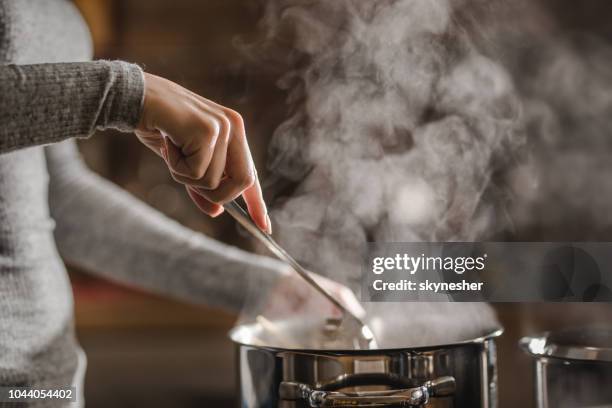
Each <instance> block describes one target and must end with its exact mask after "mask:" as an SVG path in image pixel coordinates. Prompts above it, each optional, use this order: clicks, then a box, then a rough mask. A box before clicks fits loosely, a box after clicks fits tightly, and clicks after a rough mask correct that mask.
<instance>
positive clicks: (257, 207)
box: [242, 173, 272, 234]
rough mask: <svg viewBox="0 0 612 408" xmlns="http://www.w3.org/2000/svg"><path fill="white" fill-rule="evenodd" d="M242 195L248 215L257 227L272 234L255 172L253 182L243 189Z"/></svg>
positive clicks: (270, 223)
mask: <svg viewBox="0 0 612 408" xmlns="http://www.w3.org/2000/svg"><path fill="white" fill-rule="evenodd" d="M242 197H243V198H244V202H245V203H246V205H247V209H248V211H249V215H250V216H251V218H252V219H253V221H255V224H257V226H258V227H259V228H261V229H262V230H264V231H266V232H267V233H268V234H272V222H271V221H270V217H269V216H268V210H267V208H266V203H265V201H264V199H263V194H262V192H261V185H260V184H259V179H258V178H257V173H255V182H254V183H253V185H252V186H251V187H249V188H247V189H246V190H245V191H244V193H243V194H242Z"/></svg>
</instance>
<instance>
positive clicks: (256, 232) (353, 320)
mask: <svg viewBox="0 0 612 408" xmlns="http://www.w3.org/2000/svg"><path fill="white" fill-rule="evenodd" d="M223 207H224V208H225V211H227V213H228V214H229V215H231V216H232V217H233V218H234V219H235V220H236V221H238V223H239V224H240V225H242V226H243V227H244V228H245V229H246V230H247V231H248V232H249V233H250V234H251V235H253V236H254V237H255V238H257V239H258V240H259V241H260V242H261V243H262V244H264V245H265V247H266V248H267V249H268V250H269V251H270V252H272V253H273V254H274V256H276V257H277V258H278V259H280V260H281V261H283V262H285V263H287V264H289V265H290V266H291V267H292V268H293V270H295V272H297V274H298V275H299V276H300V277H301V278H302V279H304V280H305V281H306V283H308V284H309V285H310V286H311V287H312V288H314V289H315V290H316V291H318V292H319V293H321V294H322V295H323V296H325V298H326V299H327V300H329V301H330V302H331V303H332V304H333V305H334V306H336V307H337V308H338V309H339V310H340V311H341V312H342V318H341V319H330V320H328V328H329V326H332V327H333V330H334V331H336V332H337V333H342V332H347V333H351V334H353V333H354V336H355V337H354V339H353V347H355V348H357V349H376V348H378V345H377V343H376V339H375V338H374V333H373V332H372V330H371V329H370V328H369V327H368V325H367V324H365V323H364V322H363V321H362V320H361V319H360V318H359V317H357V316H355V314H353V313H352V312H351V311H350V310H349V309H348V308H347V307H345V306H344V305H343V304H342V303H341V302H340V301H339V300H338V299H336V298H335V297H334V296H332V294H331V293H329V292H328V291H327V290H326V289H325V288H323V287H322V286H321V285H319V284H318V283H317V282H316V281H315V280H314V279H313V278H312V276H310V274H309V272H308V271H307V270H306V269H305V268H304V267H302V265H300V264H299V262H297V261H296V260H295V259H294V258H293V257H292V256H291V255H289V254H288V253H287V251H285V249H284V248H283V247H281V246H280V245H279V244H278V243H277V242H276V241H275V240H274V238H272V236H270V234H268V233H266V232H264V231H262V230H261V229H260V228H259V227H258V226H257V225H256V224H255V222H253V220H252V219H251V217H250V216H249V214H247V212H246V211H245V210H244V209H243V208H242V207H241V206H240V204H238V203H237V202H236V201H235V200H233V201H230V202H228V203H227V204H225V205H224V206H223Z"/></svg>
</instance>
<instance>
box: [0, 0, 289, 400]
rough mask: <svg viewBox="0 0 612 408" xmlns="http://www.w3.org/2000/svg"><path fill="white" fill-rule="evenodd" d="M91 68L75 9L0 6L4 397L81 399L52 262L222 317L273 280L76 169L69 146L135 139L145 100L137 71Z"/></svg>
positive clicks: (36, 0) (269, 271)
mask: <svg viewBox="0 0 612 408" xmlns="http://www.w3.org/2000/svg"><path fill="white" fill-rule="evenodd" d="M90 56H91V45H90V37H89V33H88V30H87V28H86V26H85V24H84V23H83V21H82V19H81V18H80V16H79V14H78V12H77V11H76V9H75V8H74V7H73V6H72V4H71V3H70V2H68V1H66V0H0V385H31V386H36V387H45V388H49V387H56V386H67V385H71V384H72V385H76V386H78V387H80V383H81V380H82V376H83V372H84V364H85V363H84V358H83V357H79V356H80V355H82V353H81V352H80V351H79V350H80V349H79V348H78V345H77V342H76V341H75V338H74V333H73V322H72V320H73V310H72V309H73V302H72V294H71V289H70V284H69V281H68V278H67V275H66V271H65V268H64V264H63V263H62V261H61V259H60V256H59V254H61V255H62V256H63V257H64V258H65V259H67V260H69V261H70V262H71V263H74V264H76V265H79V266H81V267H83V268H84V269H86V270H88V271H91V272H93V273H97V274H100V275H101V276H104V277H107V278H109V279H112V280H115V281H118V282H123V283H126V284H129V285H133V286H137V287H140V288H144V289H148V290H151V291H154V292H158V293H162V294H167V295H170V296H174V297H177V298H180V299H184V300H188V301H192V302H196V303H207V304H211V305H216V306H221V307H225V308H229V309H237V308H238V307H239V306H240V304H241V301H242V298H243V297H244V295H245V289H246V286H247V283H246V282H247V281H250V282H251V283H252V284H255V285H257V287H266V286H268V284H269V283H270V279H274V278H275V277H276V276H278V274H279V273H280V269H281V268H282V266H281V265H280V264H279V263H277V262H275V261H273V260H271V259H268V258H263V257H259V256H256V255H251V254H248V253H245V252H242V251H240V250H237V249H234V248H231V247H228V246H225V245H223V244H220V243H218V242H216V241H213V240H211V239H208V238H206V237H204V236H202V235H200V234H197V233H195V232H193V231H191V230H188V229H186V228H184V227H182V226H180V225H179V224H177V223H176V222H173V221H171V220H169V219H167V218H165V217H164V216H163V215H161V214H160V213H158V212H156V211H154V210H153V209H151V208H149V207H147V206H146V205H144V204H143V203H141V202H139V201H137V200H136V199H134V198H133V197H131V196H130V195H128V194H127V193H125V192H123V191H121V190H120V189H118V188H117V187H115V186H114V185H112V184H111V183H109V182H106V181H105V180H103V179H101V178H100V177H98V176H96V175H95V174H92V173H91V172H90V171H88V170H87V169H86V168H85V166H84V165H83V163H82V162H81V160H80V158H79V155H78V153H77V150H76V147H75V144H74V138H77V137H87V136H89V135H91V134H92V133H93V132H94V131H95V130H96V129H104V128H115V129H120V130H124V131H129V130H131V129H132V128H133V127H134V125H135V124H136V123H137V121H138V117H139V112H140V109H141V104H142V100H143V93H144V92H143V75H142V71H141V70H140V69H139V68H138V67H137V66H135V65H131V64H128V63H124V62H109V61H97V62H84V61H86V60H87V59H89V58H90ZM66 61H75V62H72V63H66ZM125 160H129V157H126V158H125ZM247 277H248V279H247ZM82 402H83V401H82V400H81V403H82ZM0 406H3V405H2V404H1V403H0ZM36 406H45V407H46V406H50V407H55V406H63V405H62V404H59V403H50V402H45V403H41V404H39V405H36ZM70 406H71V407H74V406H75V405H73V404H71V405H70Z"/></svg>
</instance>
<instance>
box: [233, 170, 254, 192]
mask: <svg viewBox="0 0 612 408" xmlns="http://www.w3.org/2000/svg"><path fill="white" fill-rule="evenodd" d="M255 180H256V178H255V173H253V172H252V171H249V172H248V173H245V174H243V175H241V176H240V177H238V179H237V180H236V182H237V183H238V186H240V188H241V189H247V188H249V187H251V186H252V185H253V184H255Z"/></svg>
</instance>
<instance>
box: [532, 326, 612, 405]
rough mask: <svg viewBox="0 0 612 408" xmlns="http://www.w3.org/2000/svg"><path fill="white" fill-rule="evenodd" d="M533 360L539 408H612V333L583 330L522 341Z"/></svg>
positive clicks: (545, 334) (609, 331)
mask: <svg viewBox="0 0 612 408" xmlns="http://www.w3.org/2000/svg"><path fill="white" fill-rule="evenodd" d="M520 345H521V348H522V349H523V350H525V351H526V352H527V353H529V354H530V355H532V356H533V357H534V361H535V364H534V367H535V393H536V395H535V399H536V404H537V407H538V408H553V407H554V408H564V407H568V408H569V407H571V408H576V407H583V408H584V407H593V408H594V407H611V406H612V329H611V328H601V327H599V328H592V327H591V328H580V329H568V330H564V331H560V332H553V333H550V332H549V333H544V334H542V335H538V336H533V337H525V338H523V339H521V342H520Z"/></svg>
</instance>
